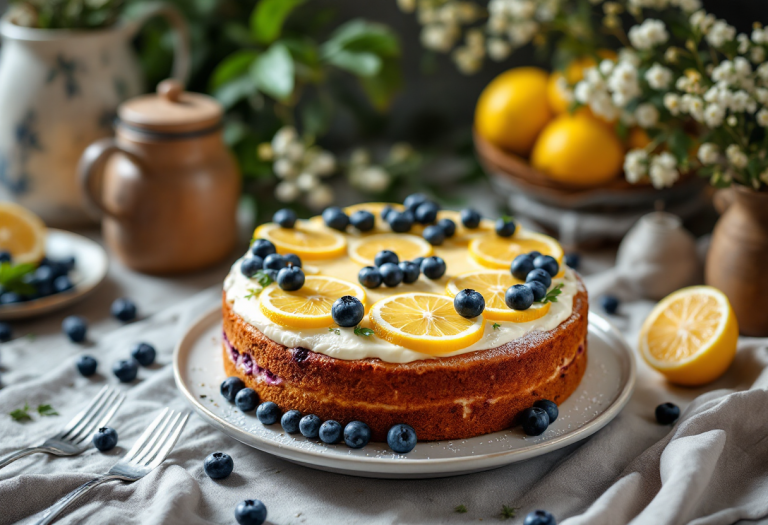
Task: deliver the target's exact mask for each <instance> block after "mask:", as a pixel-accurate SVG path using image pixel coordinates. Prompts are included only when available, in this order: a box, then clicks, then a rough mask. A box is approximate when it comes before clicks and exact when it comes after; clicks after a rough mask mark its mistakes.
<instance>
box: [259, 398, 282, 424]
mask: <svg viewBox="0 0 768 525" xmlns="http://www.w3.org/2000/svg"><path fill="white" fill-rule="evenodd" d="M281 415H282V412H280V407H279V406H277V405H276V404H275V403H273V402H272V401H266V402H264V403H262V404H260V405H259V406H258V407H257V408H256V418H257V419H258V420H259V421H261V424H262V425H274V424H275V423H277V422H278V421H280V416H281Z"/></svg>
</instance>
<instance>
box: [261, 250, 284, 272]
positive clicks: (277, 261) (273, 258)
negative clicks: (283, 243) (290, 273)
mask: <svg viewBox="0 0 768 525" xmlns="http://www.w3.org/2000/svg"><path fill="white" fill-rule="evenodd" d="M287 267H288V261H286V260H285V257H283V256H282V255H280V254H279V253H273V254H270V255H267V256H266V257H264V266H263V268H264V269H265V270H275V271H276V272H279V271H280V270H282V269H283V268H287Z"/></svg>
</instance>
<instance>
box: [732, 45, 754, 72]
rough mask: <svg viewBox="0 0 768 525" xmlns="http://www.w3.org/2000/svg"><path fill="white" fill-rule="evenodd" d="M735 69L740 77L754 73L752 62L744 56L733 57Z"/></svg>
mask: <svg viewBox="0 0 768 525" xmlns="http://www.w3.org/2000/svg"><path fill="white" fill-rule="evenodd" d="M745 52H746V51H745ZM733 70H734V71H735V72H736V75H738V76H739V77H740V78H746V77H748V76H750V75H751V74H752V64H750V63H749V60H747V59H746V58H744V57H736V58H734V59H733Z"/></svg>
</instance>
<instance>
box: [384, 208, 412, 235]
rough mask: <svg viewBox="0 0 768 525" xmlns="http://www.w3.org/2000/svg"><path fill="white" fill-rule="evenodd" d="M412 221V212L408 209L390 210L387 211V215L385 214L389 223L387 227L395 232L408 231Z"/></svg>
mask: <svg viewBox="0 0 768 525" xmlns="http://www.w3.org/2000/svg"><path fill="white" fill-rule="evenodd" d="M413 221H414V218H413V213H411V212H410V211H408V210H405V211H397V210H392V211H391V212H389V215H387V222H388V223H389V227H390V228H391V229H392V231H393V232H395V233H405V232H407V231H410V230H411V228H412V227H413Z"/></svg>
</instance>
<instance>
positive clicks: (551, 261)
mask: <svg viewBox="0 0 768 525" xmlns="http://www.w3.org/2000/svg"><path fill="white" fill-rule="evenodd" d="M533 267H534V268H539V269H541V270H545V271H546V272H547V273H548V274H549V275H551V276H552V277H554V276H555V275H557V273H558V272H559V271H560V265H559V264H557V261H556V260H555V258H554V257H552V256H551V255H539V256H538V257H536V258H535V259H534V260H533Z"/></svg>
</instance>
